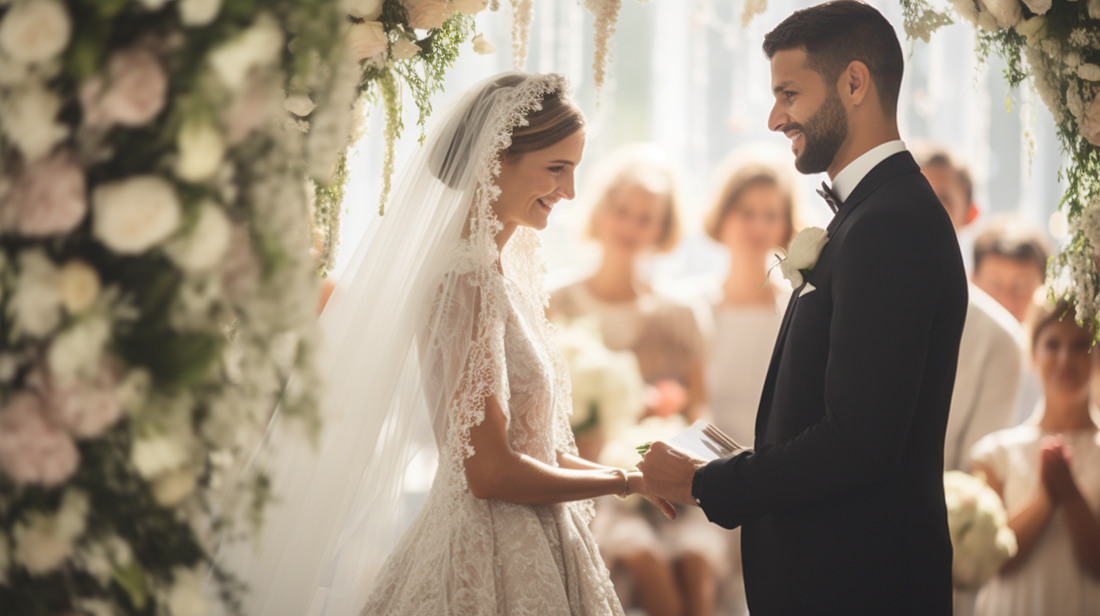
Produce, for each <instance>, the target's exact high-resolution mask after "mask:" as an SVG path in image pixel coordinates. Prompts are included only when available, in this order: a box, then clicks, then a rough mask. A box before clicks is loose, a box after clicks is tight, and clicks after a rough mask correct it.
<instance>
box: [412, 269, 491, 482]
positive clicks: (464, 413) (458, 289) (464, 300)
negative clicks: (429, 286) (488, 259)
mask: <svg viewBox="0 0 1100 616" xmlns="http://www.w3.org/2000/svg"><path fill="white" fill-rule="evenodd" d="M504 301H507V300H506V298H505V296H504V288H503V284H502V283H501V281H500V279H499V276H498V277H493V276H481V275H477V273H475V272H467V273H462V274H455V273H451V274H448V275H447V276H445V277H444V278H443V281H442V282H441V283H440V285H439V288H438V291H437V294H436V297H435V301H434V302H433V306H432V314H431V318H430V319H429V322H428V329H427V332H426V339H427V340H428V344H427V345H425V346H424V347H422V348H423V350H424V358H425V360H427V361H428V362H429V366H428V367H427V369H426V370H424V374H425V375H426V378H427V379H428V383H427V386H426V387H425V391H426V393H427V395H428V396H429V400H428V406H429V409H430V411H431V413H432V425H433V429H434V432H435V435H436V442H437V443H438V445H439V447H440V461H441V463H449V464H454V465H458V466H461V465H462V463H463V461H464V460H465V459H466V458H468V457H470V456H472V455H473V454H474V450H473V446H471V445H470V428H472V427H474V426H477V425H480V424H481V422H482V420H483V419H485V400H486V398H488V397H489V396H492V395H495V396H496V397H497V401H498V402H499V403H500V407H501V409H502V410H503V411H504V414H505V418H506V419H508V417H509V411H508V399H509V397H510V395H509V390H508V378H507V370H506V364H505V357H504V319H505V313H504V305H503V302H504ZM459 475H460V476H461V477H463V479H464V477H465V474H464V473H459Z"/></svg>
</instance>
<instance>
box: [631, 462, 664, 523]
mask: <svg viewBox="0 0 1100 616" xmlns="http://www.w3.org/2000/svg"><path fill="white" fill-rule="evenodd" d="M626 481H627V483H628V484H630V493H631V494H637V495H638V496H641V497H642V498H644V499H646V500H647V501H649V502H651V503H653V504H654V505H657V508H658V509H660V510H661V512H663V513H664V514H665V517H667V518H668V519H670V520H675V519H676V508H675V507H673V506H672V503H670V502H668V501H667V500H665V499H663V498H661V497H660V496H656V495H654V494H651V493H650V491H649V486H647V485H646V483H645V478H644V477H642V474H641V473H639V472H638V471H631V472H629V473H627V475H626Z"/></svg>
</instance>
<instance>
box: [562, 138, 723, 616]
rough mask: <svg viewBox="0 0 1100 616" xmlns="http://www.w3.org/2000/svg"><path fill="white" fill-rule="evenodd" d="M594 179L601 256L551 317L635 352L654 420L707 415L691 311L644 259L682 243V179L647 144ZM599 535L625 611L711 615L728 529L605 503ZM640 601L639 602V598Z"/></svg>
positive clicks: (591, 228) (629, 150) (699, 518)
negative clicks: (587, 326) (583, 322)
mask: <svg viewBox="0 0 1100 616" xmlns="http://www.w3.org/2000/svg"><path fill="white" fill-rule="evenodd" d="M593 177H595V178H596V179H597V182H598V185H597V186H596V187H595V188H594V189H593V190H590V191H589V192H588V197H589V198H590V199H592V200H593V201H592V202H591V203H592V208H591V212H590V216H589V221H588V226H587V235H588V237H589V238H590V239H592V240H595V242H596V243H597V244H598V245H599V246H600V248H601V249H602V256H601V259H600V262H599V265H598V267H597V268H596V270H595V272H594V273H592V274H591V275H589V276H587V277H584V278H582V279H581V280H577V281H575V282H573V283H571V284H568V285H566V286H564V287H562V288H559V289H557V290H555V291H553V292H552V293H551V294H550V306H549V309H548V316H549V317H550V318H551V319H552V320H553V319H560V318H566V319H573V318H578V317H582V316H588V315H594V316H595V317H597V318H598V319H599V321H600V328H601V330H602V335H603V342H604V344H605V345H606V346H607V347H608V348H609V349H611V350H614V351H619V350H631V351H633V352H634V353H635V355H636V356H637V359H638V366H639V368H640V369H641V373H642V378H643V379H644V380H645V382H646V383H647V384H648V385H649V395H648V398H649V400H648V402H647V406H648V410H647V413H648V414H650V415H665V416H667V415H672V414H675V413H683V414H684V415H685V416H686V419H687V421H688V423H690V422H691V421H694V420H695V419H696V418H698V417H700V416H701V415H702V414H703V410H704V408H705V406H704V405H705V392H706V389H705V386H704V382H703V365H704V359H705V351H704V341H703V336H702V334H701V332H700V327H699V324H698V321H697V319H696V317H695V313H694V311H693V309H692V308H691V307H690V306H688V305H685V304H682V303H679V302H678V301H675V300H673V299H671V298H669V297H666V296H664V295H662V294H661V293H659V292H657V291H656V290H655V289H654V287H653V284H652V281H649V280H645V279H643V277H642V275H641V274H640V270H641V266H642V264H643V261H644V260H645V259H647V258H648V257H651V256H653V255H654V254H656V253H662V252H668V251H670V250H672V249H673V248H674V247H675V246H676V243H677V241H678V240H679V237H680V213H679V209H678V203H677V193H676V178H675V173H674V171H673V167H672V165H671V163H670V161H669V160H668V158H667V156H666V155H665V154H664V152H663V151H662V150H660V149H658V148H656V147H653V146H648V145H634V146H627V147H625V148H623V149H620V150H619V151H617V152H615V153H614V154H613V155H612V156H611V157H610V158H609V159H608V160H607V161H605V162H604V164H602V165H601V166H600V168H599V169H598V170H597V171H596V172H595V173H594V175H593ZM600 505H601V506H600V509H599V513H598V514H597V517H596V524H595V527H594V533H595V536H596V540H597V543H598V544H599V546H600V551H601V553H602V554H603V557H604V560H605V561H606V562H607V563H608V566H609V568H610V569H611V571H612V579H613V581H615V582H616V590H617V591H618V592H619V594H620V598H621V599H622V602H623V604H624V607H627V608H629V607H630V606H632V605H633V606H639V607H641V608H642V609H644V610H645V611H646V612H647V613H648V614H649V615H650V616H663V615H666V614H671V615H680V614H700V615H701V614H711V613H713V609H714V597H715V592H716V586H717V579H718V576H720V575H722V574H724V572H725V568H726V567H727V563H726V558H725V556H726V555H725V552H724V548H723V546H724V545H725V544H724V540H723V538H722V531H721V529H719V528H718V527H716V526H713V525H711V524H709V523H708V522H707V520H706V518H705V517H704V516H703V515H702V512H701V511H700V510H699V509H697V508H694V507H692V508H690V509H689V508H680V509H679V510H678V515H677V520H676V522H675V523H673V522H669V521H668V520H667V519H666V518H665V517H664V516H663V514H661V513H660V512H659V511H658V510H657V509H656V508H654V507H649V506H647V505H646V504H642V507H641V508H640V509H639V508H635V507H631V506H629V505H625V504H622V503H619V502H617V501H610V502H608V501H606V500H605V501H604V502H603V503H601V504H600ZM635 599H637V600H635Z"/></svg>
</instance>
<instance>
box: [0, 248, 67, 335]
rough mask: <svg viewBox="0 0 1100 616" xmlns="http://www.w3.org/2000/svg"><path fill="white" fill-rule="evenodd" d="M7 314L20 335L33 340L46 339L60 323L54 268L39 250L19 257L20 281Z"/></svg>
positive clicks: (9, 302) (59, 307)
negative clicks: (23, 334)
mask: <svg viewBox="0 0 1100 616" xmlns="http://www.w3.org/2000/svg"><path fill="white" fill-rule="evenodd" d="M8 312H9V314H10V315H11V316H12V317H14V320H15V325H16V327H17V329H18V330H19V331H20V332H22V333H25V334H27V335H29V336H32V337H35V338H43V337H45V336H46V335H48V334H49V333H50V332H52V331H53V330H54V329H56V328H57V326H58V325H59V324H60V323H61V294H60V293H59V292H58V289H57V267H56V266H55V265H54V264H53V261H51V260H50V258H49V257H48V256H46V252H45V251H44V250H42V249H41V248H33V249H30V250H24V251H23V252H22V253H20V255H19V278H18V279H17V280H16V283H15V291H14V293H13V294H12V297H11V299H10V300H9V301H8Z"/></svg>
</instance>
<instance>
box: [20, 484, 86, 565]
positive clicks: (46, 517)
mask: <svg viewBox="0 0 1100 616" xmlns="http://www.w3.org/2000/svg"><path fill="white" fill-rule="evenodd" d="M88 506H89V505H88V496H87V495H86V494H84V492H82V491H80V490H76V489H68V490H66V491H65V494H64V495H63V496H62V497H61V507H60V509H58V511H57V513H55V514H52V515H51V514H47V513H44V512H41V511H33V512H31V513H29V514H27V516H26V518H25V520H24V521H21V522H17V523H16V524H15V527H14V528H13V531H12V537H13V538H14V539H15V559H16V560H17V561H18V562H19V563H20V564H21V565H23V567H25V568H26V569H27V571H28V572H30V574H31V575H36V576H37V575H46V574H48V573H50V572H52V571H54V570H56V569H57V568H58V567H60V566H61V565H62V564H63V563H64V562H65V561H66V560H68V559H69V557H70V556H72V553H73V542H74V541H76V540H77V539H78V538H79V537H80V536H81V535H83V534H84V529H85V527H86V525H87V519H88Z"/></svg>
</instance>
